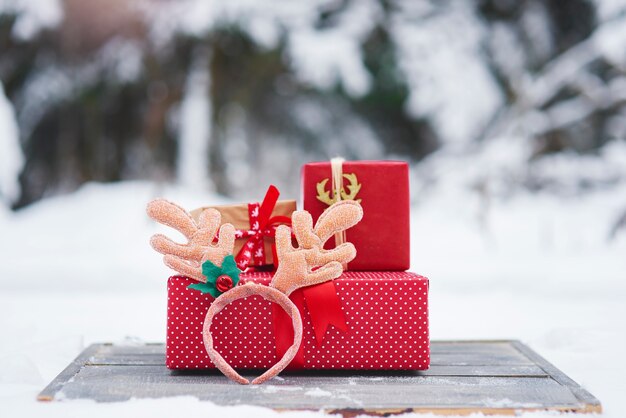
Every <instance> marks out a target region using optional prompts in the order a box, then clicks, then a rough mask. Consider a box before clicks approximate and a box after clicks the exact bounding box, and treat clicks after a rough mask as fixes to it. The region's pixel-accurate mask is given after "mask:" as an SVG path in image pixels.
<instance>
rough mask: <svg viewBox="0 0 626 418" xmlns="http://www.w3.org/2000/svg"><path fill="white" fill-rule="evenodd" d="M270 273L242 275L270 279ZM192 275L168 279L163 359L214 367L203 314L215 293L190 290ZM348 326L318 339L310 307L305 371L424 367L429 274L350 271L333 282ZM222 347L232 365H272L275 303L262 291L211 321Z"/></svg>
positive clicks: (243, 278) (178, 364) (173, 366)
mask: <svg viewBox="0 0 626 418" xmlns="http://www.w3.org/2000/svg"><path fill="white" fill-rule="evenodd" d="M270 280H271V273H266V272H253V273H247V274H242V275H241V281H242V282H247V281H253V282H256V283H262V284H266V285H267V284H269V282H270ZM191 283H193V282H192V280H190V279H188V278H186V277H182V276H173V277H171V278H170V279H169V282H168V307H167V340H166V364H167V367H168V368H170V369H205V368H213V367H214V366H213V364H212V363H211V361H210V360H209V357H208V355H207V352H206V350H205V348H204V344H203V342H202V325H203V323H204V317H205V315H206V313H207V311H208V309H209V306H210V304H211V302H212V301H213V298H212V297H211V296H210V295H209V294H201V293H200V292H199V291H197V290H191V289H187V286H188V285H189V284H191ZM335 285H336V289H337V295H338V296H339V300H340V301H341V305H342V309H343V312H344V314H345V317H346V323H347V325H348V328H349V332H347V333H343V332H341V331H340V330H338V329H336V328H335V327H333V326H331V327H329V329H328V331H327V332H326V334H325V338H324V341H323V342H322V344H321V346H318V345H317V342H316V340H315V334H314V331H313V326H312V324H311V319H310V317H309V314H308V311H307V310H306V307H305V314H304V317H303V318H302V325H303V331H304V334H303V340H302V346H303V350H304V359H305V362H304V368H305V369H370V370H376V369H379V370H383V369H384V370H424V369H427V368H428V366H429V363H430V346H429V336H428V279H426V278H425V277H422V276H419V275H417V274H414V273H409V272H364V271H360V272H351V271H350V272H346V273H344V274H343V275H342V276H341V277H340V278H339V279H337V280H335ZM211 331H212V333H213V338H214V345H215V348H216V349H217V351H218V352H219V353H220V354H221V355H222V356H223V357H224V359H225V360H226V361H228V363H229V364H230V365H231V366H233V367H234V368H255V369H256V368H258V369H268V368H269V367H271V366H272V365H274V364H275V363H276V362H277V361H278V360H279V359H278V356H277V354H276V348H275V343H274V330H273V324H272V304H271V303H270V302H269V301H267V300H265V299H263V298H261V297H260V296H252V297H249V298H246V299H242V300H238V301H236V302H234V303H233V304H231V305H229V306H227V307H226V308H224V310H223V311H222V312H221V313H220V314H218V315H217V317H216V318H215V319H214V323H213V324H212V327H211Z"/></svg>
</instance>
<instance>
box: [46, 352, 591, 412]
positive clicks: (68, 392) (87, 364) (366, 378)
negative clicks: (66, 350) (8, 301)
mask: <svg viewBox="0 0 626 418" xmlns="http://www.w3.org/2000/svg"><path fill="white" fill-rule="evenodd" d="M431 356H432V366H431V368H430V369H429V370H427V371H421V372H411V371H404V372H403V371H367V372H355V371H307V372H285V373H282V374H281V376H280V377H278V378H276V379H273V380H272V381H270V382H268V383H266V384H264V385H260V386H242V385H238V384H236V383H232V382H230V381H228V380H227V379H226V378H225V377H224V376H222V375H221V374H219V373H218V372H215V371H187V372H185V371H170V370H168V369H166V368H165V348H164V346H163V345H162V344H146V345H138V346H117V345H111V344H97V345H93V346H90V347H89V348H88V349H86V350H85V351H84V352H83V353H82V354H81V355H80V356H79V357H78V358H77V359H76V360H75V361H74V362H73V363H72V364H70V365H69V366H68V368H67V369H66V370H64V371H63V372H62V373H61V374H60V375H59V376H58V377H57V378H56V379H55V380H54V381H53V382H52V383H51V384H50V385H49V386H48V387H46V388H45V389H44V390H43V391H42V392H41V394H40V395H39V399H40V400H68V399H94V400H96V401H102V402H108V401H124V400H128V399H130V398H131V397H134V398H161V397H168V396H182V395H187V396H189V395H191V396H195V397H197V398H198V399H201V400H209V401H212V402H214V403H216V404H219V405H242V404H247V405H258V406H264V407H268V408H273V409H278V410H324V411H327V412H332V413H342V414H343V415H344V416H352V415H358V414H362V413H369V414H375V415H380V414H392V413H402V412H409V411H416V412H434V413H439V414H469V413H474V412H483V413H487V414H515V413H516V412H519V411H524V410H557V411H572V412H600V411H601V406H600V402H599V401H598V400H597V399H595V398H594V397H593V396H592V395H591V394H590V393H589V392H587V391H585V390H584V389H582V388H581V387H580V386H579V385H577V384H576V383H575V382H573V381H572V380H571V379H569V378H568V377H567V376H565V375H564V374H563V373H562V372H561V371H559V370H558V369H557V368H556V367H554V366H553V365H551V364H550V363H548V362H547V361H546V360H544V359H543V358H542V357H540V356H539V355H538V354H536V353H535V352H534V351H532V350H531V349H530V348H528V347H527V346H525V345H524V344H521V343H520V342H517V341H458V342H456V341H448V342H432V343H431ZM244 375H246V374H245V373H244ZM249 376H254V374H252V373H250V374H249ZM285 395H288V396H285Z"/></svg>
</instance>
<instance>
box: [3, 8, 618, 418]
mask: <svg viewBox="0 0 626 418" xmlns="http://www.w3.org/2000/svg"><path fill="white" fill-rule="evenodd" d="M269 3H271V4H269ZM322 3H323V2H322ZM426 3H428V2H424V3H420V2H415V3H411V2H407V3H406V4H404V5H403V7H404V11H403V13H398V14H396V15H395V16H394V17H393V22H392V23H393V24H392V25H390V27H392V28H393V30H392V32H391V35H392V37H393V39H394V42H395V43H396V46H397V48H398V50H399V51H401V54H400V57H401V59H400V65H401V67H402V71H404V72H405V74H406V77H407V83H408V85H409V87H410V89H409V92H410V94H409V98H408V101H407V104H406V111H407V113H408V114H410V115H413V117H415V118H426V119H428V120H429V122H430V123H431V124H432V126H433V127H434V129H435V130H436V131H437V133H438V135H439V138H440V140H441V144H440V147H439V149H438V150H437V151H435V152H434V153H432V154H430V155H429V156H427V157H426V158H425V159H423V160H421V161H420V162H419V163H418V162H416V163H412V169H411V176H412V179H411V180H412V193H413V196H412V202H413V206H412V219H411V222H412V224H411V230H412V271H415V272H418V273H420V274H423V275H426V276H428V277H429V278H430V279H431V295H430V315H431V334H432V338H433V339H483V338H484V339H520V340H522V341H523V342H525V343H526V344H528V345H529V346H530V347H531V348H533V349H535V350H536V351H538V352H539V353H540V354H541V355H543V356H544V357H546V358H547V359H548V360H549V361H551V362H553V363H554V364H555V365H556V366H557V367H559V368H560V369H562V370H563V371H564V372H565V373H566V374H568V375H569V376H571V377H572V378H573V379H574V380H576V381H577V382H579V383H580V384H581V385H583V387H585V388H586V389H587V390H589V391H590V392H592V393H593V394H594V395H595V396H597V397H598V398H599V399H600V400H601V402H602V404H603V406H604V410H605V413H604V415H605V416H607V417H622V416H624V414H626V404H625V403H624V399H623V394H624V393H626V383H625V380H624V376H625V375H626V366H625V365H624V364H625V362H624V361H623V359H624V347H626V326H625V325H626V324H625V318H626V302H625V299H626V142H625V137H626V110H623V111H622V113H619V112H618V113H617V114H616V115H614V116H613V117H612V119H611V123H610V124H609V127H610V129H609V130H608V131H607V132H606V135H607V139H606V140H604V141H602V145H601V146H599V147H598V148H597V149H596V150H594V152H588V153H580V152H576V151H574V150H565V151H563V152H558V153H550V154H545V155H541V156H538V157H537V156H536V155H535V151H536V147H535V145H534V143H533V142H532V141H531V138H533V137H535V136H537V135H541V134H542V133H544V132H548V131H551V130H554V129H560V128H561V127H564V126H569V125H570V124H572V123H574V122H576V121H577V120H581V119H584V118H585V117H587V116H588V115H590V114H591V113H593V112H595V111H597V109H598V107H599V106H600V107H602V106H604V107H606V108H608V107H610V106H613V105H615V104H619V103H623V102H624V101H626V76H624V75H623V74H624V72H626V4H625V3H624V2H623V1H617V0H613V1H597V2H596V5H597V10H598V16H599V22H600V24H599V25H598V27H597V29H596V30H595V31H594V32H593V34H592V35H591V36H590V37H589V38H588V39H586V40H585V41H583V42H580V43H579V44H578V45H576V46H575V47H574V48H572V49H571V50H569V51H567V52H565V53H563V54H561V55H560V56H559V57H557V58H556V59H554V60H553V61H552V62H551V63H550V65H547V66H546V67H545V68H544V69H543V70H542V71H541V72H539V73H538V74H535V75H534V76H533V77H528V76H527V75H526V74H522V73H521V72H520V70H519V68H520V67H521V66H522V64H520V62H522V61H525V60H527V59H528V57H524V56H516V53H519V54H522V53H521V52H520V51H521V48H519V45H518V44H517V42H519V40H518V39H517V38H516V37H515V35H514V33H513V32H512V31H511V30H510V28H508V27H506V26H502V27H501V28H495V29H493V30H494V31H496V32H497V33H499V34H500V35H499V36H489V34H487V33H486V32H485V31H486V29H485V27H484V25H483V24H482V23H481V22H480V21H479V20H478V19H477V17H476V15H475V13H474V12H473V11H472V9H471V7H470V6H469V2H461V1H458V2H450V3H449V7H447V9H446V12H445V13H439V14H436V15H435V17H433V18H431V19H427V20H426V21H425V22H426V23H424V24H423V25H422V24H420V25H415V24H413V22H414V21H415V19H417V18H418V17H420V16H424V15H427V14H428V13H430V12H431V6H428V5H426ZM138 4H139V6H138V7H139V9H140V10H141V11H142V13H145V14H146V15H149V21H150V22H152V25H153V26H151V31H152V32H151V36H152V37H153V38H154V39H153V42H155V43H159V42H163V43H165V42H166V41H167V39H169V38H170V37H172V36H174V34H175V33H179V32H185V33H192V34H193V33H196V34H201V33H204V32H205V31H207V30H209V29H210V28H211V27H212V25H215V24H216V22H220V23H223V22H225V21H233V22H234V21H237V22H245V25H244V27H245V28H246V30H247V31H248V32H249V35H250V36H251V37H253V38H254V39H255V41H256V42H257V43H259V44H260V45H265V46H266V47H267V48H271V47H273V46H275V45H276V44H277V42H279V38H280V36H281V35H280V33H281V32H280V31H281V30H286V31H287V32H288V33H289V37H288V42H287V47H286V54H287V55H288V57H287V59H288V60H289V62H290V63H291V66H292V67H293V70H294V71H295V72H296V73H297V74H298V77H299V78H300V79H301V80H306V81H307V82H309V83H311V85H314V86H316V88H319V89H327V88H331V87H332V86H334V85H335V84H336V83H341V84H342V86H343V88H344V89H345V90H346V92H347V94H349V95H352V96H354V97H359V96H361V95H364V94H366V93H367V91H368V89H369V88H370V86H371V82H372V81H371V78H370V75H369V73H368V71H367V69H366V68H364V66H363V63H362V61H361V59H360V58H361V57H360V52H359V48H358V45H359V42H360V40H361V39H362V38H363V36H365V34H366V33H367V32H368V31H369V30H371V27H369V26H368V23H367V22H372V21H374V20H375V19H376V16H378V15H379V14H380V10H379V9H378V6H376V4H378V3H377V2H370V1H367V2H365V1H364V2H355V3H353V6H352V7H354V8H355V10H352V11H351V13H352V16H357V18H354V19H351V20H345V21H342V22H340V23H339V24H338V25H337V26H336V28H335V29H333V30H331V31H326V32H324V33H323V35H321V34H320V33H319V32H317V31H315V30H313V27H312V24H313V23H312V22H313V18H312V16H313V15H314V13H315V10H316V8H317V7H318V6H319V4H318V3H316V2H311V5H310V6H305V5H302V4H298V5H295V4H293V3H292V2H285V1H279V0H273V1H271V2H253V1H243V0H239V1H231V2H205V1H191V0H186V1H179V2H164V3H161V4H160V7H157V8H153V7H147V6H146V4H147V3H145V2H139V3H138ZM422 4H424V5H422ZM538 4H539V3H538ZM420 5H422V6H420ZM0 10H1V11H3V12H5V13H6V12H7V11H8V12H11V13H16V14H17V16H19V17H18V20H17V21H16V24H15V25H14V29H13V33H12V34H11V35H12V36H13V37H15V39H29V38H32V37H33V36H36V34H37V33H39V32H40V31H43V30H46V29H47V28H52V27H55V26H57V25H59V22H60V21H61V20H62V17H63V10H62V6H61V3H60V2H59V1H57V0H45V1H28V0H19V1H6V0H4V1H0ZM541 16H542V14H541V13H536V14H530V15H529V16H528V17H527V20H528V22H527V24H528V25H531V26H533V27H535V28H538V29H537V31H539V32H540V31H541V28H542V22H541ZM279 28H280V29H279ZM285 28H287V29H285ZM450 28H456V30H460V31H461V32H462V33H463V34H464V36H462V37H451V36H446V35H445V34H446V33H448V31H449V30H450ZM537 31H535V32H537ZM486 39H488V42H491V43H500V45H499V46H498V47H495V48H494V49H493V50H494V51H507V52H508V53H507V54H503V56H502V57H498V56H497V54H496V56H495V59H496V60H498V59H500V60H501V63H500V64H501V67H502V68H504V69H505V70H506V71H508V74H509V75H510V77H511V78H510V79H511V80H514V82H512V87H511V88H514V89H515V90H516V92H517V95H516V97H517V99H516V100H515V101H514V103H513V104H512V105H509V106H507V107H506V108H505V110H502V109H503V104H504V101H505V98H504V97H503V95H502V92H501V91H500V90H499V89H498V88H496V87H495V86H496V83H495V81H494V80H493V74H492V73H491V72H490V71H488V69H487V68H486V67H485V65H484V61H482V60H481V54H482V53H483V48H484V44H485V42H487V41H486ZM541 39H544V38H541V37H540V36H539V35H538V38H537V40H538V41H539V40H541ZM115 42H116V43H113V44H111V45H108V46H107V47H106V48H104V49H103V51H102V60H103V62H106V63H107V64H106V65H109V66H111V65H113V67H112V68H114V69H115V71H116V74H117V75H116V76H117V77H120V78H128V79H132V78H133V77H136V74H137V71H139V70H138V65H139V64H138V63H137V62H134V61H133V60H132V59H130V58H129V57H132V56H134V52H136V51H135V49H134V48H136V46H134V45H133V44H132V43H126V42H124V41H121V40H115ZM539 46H540V47H542V48H544V49H546V50H549V49H550V48H551V46H550V45H543V46H542V45H539ZM206 54H210V52H206ZM425 56H426V57H427V59H425V58H424V57H425ZM0 59H1V58H0ZM203 59H206V57H205V56H202V55H200V56H199V57H198V58H197V60H198V62H201V61H202V60H203ZM599 59H601V60H604V61H607V62H610V63H612V65H613V66H614V68H621V69H622V75H621V76H616V77H614V78H612V80H611V82H610V83H602V82H599V81H598V80H597V79H594V77H593V75H592V74H591V73H590V72H589V71H588V69H589V66H590V64H591V63H593V62H596V61H597V60H599ZM516 60H518V61H519V62H516ZM111 63H113V64H111ZM57 70H58V69H55V68H50V69H49V72H48V73H46V74H45V75H40V79H34V80H32V83H31V84H30V87H29V88H31V89H33V91H35V92H39V93H41V92H45V94H44V93H41V94H43V96H37V95H36V94H35V95H31V96H28V95H26V96H25V97H26V98H25V99H23V100H22V102H21V105H20V109H21V111H20V112H19V114H18V113H17V112H16V111H15V108H14V106H13V105H12V103H11V102H10V101H9V100H8V98H7V96H6V95H5V91H4V88H2V85H1V84H0V329H2V338H1V341H2V343H1V344H0V415H1V416H7V417H14V416H59V417H72V416H76V417H78V416H80V417H84V416H90V417H98V416H113V415H121V416H148V415H150V416H172V415H176V416H184V415H185V414H192V415H200V414H202V415H211V416H213V415H217V414H219V415H221V416H225V417H227V416H249V415H252V414H254V415H255V416H280V417H285V416H314V415H315V416H317V415H318V414H316V413H312V412H311V413H281V414H278V413H274V412H272V411H269V410H264V409H260V408H252V407H232V408H225V407H217V406H215V405H212V404H209V403H203V402H199V401H197V400H196V399H193V398H171V399H158V400H132V401H129V402H124V403H113V404H96V403H93V402H88V401H67V402H60V403H50V404H42V403H37V402H36V401H35V396H36V394H37V393H38V392H39V391H40V390H41V389H42V388H43V387H44V386H45V385H46V384H47V383H48V382H49V381H50V380H51V379H53V378H54V377H55V376H56V375H57V374H58V373H59V372H60V371H61V370H62V369H63V368H64V367H65V366H66V365H67V364H68V363H69V362H70V361H71V360H72V359H73V358H74V357H75V356H76V355H77V354H78V353H79V352H80V351H81V350H82V349H83V348H85V347H86V346H87V345H89V344H91V343H93V342H102V341H112V342H123V343H131V344H132V343H137V342H141V341H163V340H164V335H165V297H166V289H165V285H166V278H167V277H168V275H169V273H170V272H169V271H168V270H167V269H166V268H165V267H164V266H162V265H161V262H160V257H159V256H158V255H157V254H155V253H154V252H153V251H152V250H151V249H150V248H149V246H148V244H147V243H148V239H149V237H150V235H152V234H153V233H155V232H156V231H157V230H160V228H158V227H157V226H156V225H154V224H153V223H152V222H150V221H149V220H148V219H147V217H146V215H145V212H144V208H145V204H146V202H148V201H149V200H150V199H152V198H155V197H160V196H162V197H166V198H168V199H171V200H174V201H176V202H178V203H180V204H181V205H183V206H185V207H188V208H194V207H197V206H201V205H210V204H219V203H225V202H228V201H229V199H228V198H226V197H224V196H221V195H219V194H218V193H216V192H215V191H214V190H215V187H214V185H213V184H212V182H211V181H210V179H209V174H208V167H209V165H208V164H209V161H208V158H207V157H206V154H207V150H208V149H209V144H210V141H211V138H212V136H213V134H214V131H213V127H212V126H211V124H210V123H209V122H208V119H207V118H206V117H205V116H204V115H207V114H208V113H210V112H211V108H212V103H211V101H210V99H209V97H208V93H207V91H209V89H210V88H211V82H212V80H211V79H210V76H209V74H208V73H207V72H206V69H205V68H203V67H202V66H201V65H192V68H191V71H190V72H189V74H188V78H187V80H186V81H185V92H184V95H183V99H182V101H181V103H180V107H179V112H180V115H179V117H178V122H177V123H176V124H175V125H176V126H177V127H178V128H177V140H178V147H179V150H178V159H179V160H178V162H177V170H176V175H175V180H173V181H168V182H163V181H159V182H155V181H147V180H135V181H130V180H127V181H122V182H118V183H114V184H104V183H96V182H91V183H86V184H84V185H82V186H81V187H80V188H79V189H78V190H76V191H74V192H71V193H63V192H62V191H59V192H57V193H53V196H50V197H46V198H44V199H42V200H40V201H38V202H36V203H34V204H31V205H29V206H27V207H25V208H23V209H20V210H18V211H13V210H11V205H12V203H13V202H15V201H16V200H17V199H18V197H19V195H20V182H19V176H20V173H22V170H23V169H24V164H25V157H24V152H23V145H22V140H21V138H24V135H25V133H24V131H22V132H20V126H25V127H26V128H24V129H26V130H27V129H28V127H29V126H31V125H30V123H31V122H32V121H34V120H35V119H37V117H38V113H37V112H41V107H42V106H44V107H45V103H47V102H46V100H49V101H57V100H62V98H63V97H65V95H67V94H69V93H68V91H69V89H71V83H70V81H68V80H67V79H64V78H63V77H65V75H63V74H61V73H59V72H57ZM516 72H519V74H517V73H516ZM89 74H90V72H89V71H88V70H85V72H84V74H82V75H81V77H83V78H88V77H89ZM81 80H82V78H81ZM81 82H82V81H81ZM37 83H39V84H37ZM572 83H573V84H574V85H576V86H577V87H579V93H578V94H576V95H573V96H572V97H571V98H569V99H567V100H560V101H558V103H557V104H554V103H555V101H554V96H555V95H556V92H557V91H558V90H559V88H560V87H561V86H563V85H569V84H572ZM29 97H30V98H29ZM29 100H31V102H29ZM307 109H309V110H308V111H307ZM300 111H301V112H302V115H303V116H302V117H303V118H305V119H306V120H307V121H308V123H311V124H315V123H317V122H319V119H316V117H317V116H319V115H317V114H316V113H315V111H316V109H313V110H311V108H310V107H309V108H307V106H306V104H302V108H301V109H300ZM29 121H31V122H29ZM323 121H324V119H322V122H323ZM32 123H34V122H32ZM347 123H351V125H350V129H354V130H357V131H358V132H359V135H360V136H359V141H361V142H358V143H357V142H352V143H351V142H348V143H347V145H346V144H344V145H343V148H342V147H338V148H337V150H339V151H341V150H344V149H350V150H352V149H354V148H359V147H363V150H364V151H362V152H363V157H370V158H371V157H376V156H378V155H379V154H380V153H381V150H380V146H379V145H378V144H377V142H376V139H375V137H374V134H373V133H372V132H371V131H370V130H369V128H368V127H367V125H366V124H364V123H363V121H360V120H358V119H354V120H352V119H351V120H350V121H349V122H347ZM229 135H230V138H231V139H232V141H231V142H232V144H235V145H232V146H233V147H235V148H233V150H230V151H229V150H228V149H227V150H226V152H227V154H228V153H229V152H230V154H228V155H229V156H230V157H229V158H230V159H231V163H232V164H231V165H230V166H228V167H227V168H226V170H227V174H228V173H230V174H229V176H230V177H231V180H230V181H231V183H232V184H234V185H235V186H238V185H240V183H241V184H243V183H246V182H245V181H244V180H245V179H243V180H242V176H246V175H250V176H253V175H254V174H253V173H247V171H246V170H249V168H246V167H247V166H246V161H245V159H242V157H241V155H239V154H238V153H237V152H235V150H236V148H237V144H239V145H241V144H242V143H243V142H241V141H243V140H242V139H241V135H243V134H242V133H241V132H240V131H238V130H237V126H236V124H235V127H234V128H233V131H232V132H230V133H229ZM476 138H480V140H475V139H476ZM277 152H278V151H277ZM290 152H291V151H290V150H287V151H284V154H280V153H278V154H276V158H278V159H287V158H289V156H290ZM387 157H393V155H392V156H387ZM396 157H398V156H396ZM232 173H239V174H240V175H239V176H238V175H233V174H232ZM274 175H275V176H277V177H280V176H281V168H280V167H277V168H276V169H275V172H274ZM283 180H284V179H283ZM290 181H291V182H292V183H294V184H297V183H298V179H297V178H293V179H291V180H290ZM238 182H240V183H238ZM242 193H243V192H242ZM260 194H261V192H258V193H255V194H251V193H248V195H247V196H246V197H247V198H249V199H258V198H260V197H261V196H260ZM239 195H242V194H241V193H240V194H239ZM239 195H238V196H239ZM294 197H295V196H294ZM329 396H332V394H331V395H329ZM544 415H548V414H541V413H534V414H528V416H544Z"/></svg>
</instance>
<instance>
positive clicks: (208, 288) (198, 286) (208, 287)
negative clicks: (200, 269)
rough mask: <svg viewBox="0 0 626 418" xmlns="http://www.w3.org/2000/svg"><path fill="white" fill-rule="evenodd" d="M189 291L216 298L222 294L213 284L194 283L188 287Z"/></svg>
mask: <svg viewBox="0 0 626 418" xmlns="http://www.w3.org/2000/svg"><path fill="white" fill-rule="evenodd" d="M187 289H193V290H199V291H200V292H202V294H205V293H209V294H210V295H211V296H213V297H214V298H216V297H218V296H219V295H220V294H221V293H220V291H219V290H217V289H216V288H215V284H213V283H193V284H190V285H189V286H187Z"/></svg>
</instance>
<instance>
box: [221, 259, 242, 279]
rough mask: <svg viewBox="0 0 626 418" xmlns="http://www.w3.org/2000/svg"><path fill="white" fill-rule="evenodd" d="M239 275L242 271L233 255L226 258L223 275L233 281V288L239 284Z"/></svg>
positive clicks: (223, 263)
mask: <svg viewBox="0 0 626 418" xmlns="http://www.w3.org/2000/svg"><path fill="white" fill-rule="evenodd" d="M239 273H241V270H239V268H238V267H237V262H236V261H235V257H233V256H232V255H227V256H226V257H224V261H222V274H225V275H227V276H228V277H230V278H231V279H232V280H233V287H234V286H237V283H238V282H239Z"/></svg>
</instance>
